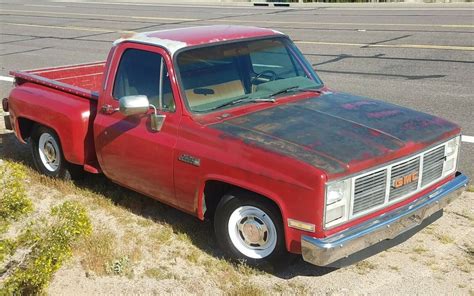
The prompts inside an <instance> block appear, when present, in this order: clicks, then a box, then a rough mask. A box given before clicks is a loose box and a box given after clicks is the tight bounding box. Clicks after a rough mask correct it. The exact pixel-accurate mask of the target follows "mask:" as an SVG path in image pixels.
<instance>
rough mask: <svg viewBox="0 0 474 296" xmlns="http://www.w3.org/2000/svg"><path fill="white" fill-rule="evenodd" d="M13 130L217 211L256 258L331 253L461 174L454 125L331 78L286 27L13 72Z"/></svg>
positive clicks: (356, 246)
mask: <svg viewBox="0 0 474 296" xmlns="http://www.w3.org/2000/svg"><path fill="white" fill-rule="evenodd" d="M11 75H13V76H14V77H15V81H14V86H15V87H14V88H13V89H12V91H11V93H10V95H9V97H8V98H7V99H4V100H3V108H4V109H5V111H9V116H8V117H6V118H5V120H6V123H7V125H6V126H10V127H11V128H12V129H13V130H14V132H15V134H16V137H17V138H18V139H19V140H20V141H21V142H23V143H26V142H28V143H30V144H31V148H32V150H31V151H32V153H33V159H34V162H35V165H36V167H37V169H38V170H39V171H40V172H42V173H44V174H46V175H48V176H51V177H58V178H76V177H80V176H81V174H82V173H83V172H84V171H87V172H89V173H94V174H97V173H103V174H105V175H106V176H107V177H108V178H110V179H111V180H112V181H113V182H115V183H117V184H120V185H122V186H124V187H128V188H131V189H133V190H136V191H138V192H140V193H142V194H145V195H147V196H150V197H152V198H155V199H158V200H160V201H162V202H164V203H167V204H170V205H172V206H174V207H176V208H179V209H180V210H182V211H185V212H187V213H190V214H192V215H195V216H197V217H198V218H199V219H205V218H206V217H208V218H211V219H213V220H214V227H215V234H216V238H217V241H218V243H219V245H220V246H221V247H222V248H223V250H225V251H226V252H227V253H228V254H229V255H230V256H231V257H234V258H238V259H245V260H247V261H248V262H249V263H251V264H258V263H259V262H261V261H263V260H265V261H267V260H268V261H271V260H277V259H278V258H280V257H281V256H284V255H285V254H286V252H287V251H289V252H291V253H296V254H302V256H303V258H304V260H306V261H308V262H311V263H313V264H316V265H320V266H326V265H331V264H335V263H336V261H339V260H342V259H343V258H345V257H348V256H350V255H353V254H355V253H358V252H359V251H362V250H367V248H370V247H371V246H373V245H374V244H376V243H378V242H380V241H383V240H387V239H394V238H397V237H398V236H399V235H400V234H402V233H405V232H407V231H408V230H410V229H412V228H413V227H414V226H417V225H420V224H421V223H422V222H423V221H425V222H426V221H428V220H427V219H428V218H429V217H433V215H434V214H440V211H442V209H443V208H444V207H445V206H446V205H447V204H448V203H449V202H451V201H452V200H453V199H454V198H456V197H457V196H458V195H459V194H460V193H461V192H462V190H463V188H464V187H465V186H466V184H467V182H468V178H467V177H466V176H465V175H463V174H461V173H459V172H457V171H456V168H457V163H458V155H459V146H460V133H461V131H460V128H459V127H458V126H457V125H455V124H453V123H451V122H448V121H446V120H444V119H441V118H438V117H434V116H431V115H428V114H425V113H421V112H417V111H414V110H410V109H407V108H404V107H399V106H396V105H392V104H389V103H385V102H382V101H377V100H372V99H368V98H363V97H358V96H354V95H350V94H346V93H339V92H336V91H333V90H330V89H329V88H328V87H326V86H325V85H324V84H323V82H322V81H321V79H320V78H319V77H318V76H317V75H316V73H315V72H314V70H313V68H312V67H311V65H310V64H309V63H308V62H307V61H306V59H305V58H304V57H303V55H302V54H301V52H300V51H299V50H298V48H296V46H295V45H294V44H293V43H292V41H291V40H290V39H289V37H288V36H286V35H284V34H282V33H280V32H277V31H274V30H269V29H262V28H254V27H244V26H204V27H194V28H183V29H173V30H165V31H157V32H149V33H137V34H132V35H129V36H126V37H123V38H121V39H119V40H117V41H116V42H115V43H114V44H113V47H112V49H111V51H110V54H109V56H108V58H107V61H105V62H98V63H91V64H83V65H75V66H64V67H56V68H49V69H41V70H31V71H17V72H11Z"/></svg>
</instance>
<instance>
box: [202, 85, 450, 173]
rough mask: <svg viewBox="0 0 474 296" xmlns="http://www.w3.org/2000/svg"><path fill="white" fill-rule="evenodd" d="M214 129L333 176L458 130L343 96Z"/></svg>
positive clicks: (411, 112)
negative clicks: (361, 162)
mask: <svg viewBox="0 0 474 296" xmlns="http://www.w3.org/2000/svg"><path fill="white" fill-rule="evenodd" d="M211 127H213V128H215V129H218V130H221V131H223V132H225V134H227V135H230V136H233V137H236V138H238V139H240V140H243V141H244V142H246V143H248V144H250V145H253V146H257V147H260V148H263V149H267V150H270V151H274V152H277V153H280V154H282V155H285V156H289V157H292V158H295V159H298V160H300V161H303V162H305V163H308V164H310V165H312V166H314V167H317V168H319V169H322V170H324V171H326V172H327V173H328V174H329V175H335V174H343V173H345V172H347V171H348V170H349V169H350V166H351V164H353V163H356V162H360V161H364V160H367V159H372V158H377V157H383V156H385V155H387V154H390V153H393V152H396V151H399V150H400V149H402V148H406V146H407V145H413V144H418V146H420V147H426V146H429V145H431V144H434V143H436V142H439V141H440V140H442V139H444V138H445V137H447V135H448V134H449V133H451V134H452V133H453V132H454V131H456V130H458V129H459V127H458V126H456V125H455V124H453V123H451V122H448V121H446V120H444V119H441V118H438V117H435V116H432V115H429V114H425V113H422V112H418V111H414V110H411V109H407V108H404V107H400V106H396V105H393V104H389V103H385V102H382V101H377V100H372V99H368V98H363V97H358V96H353V95H350V94H344V93H329V94H324V95H321V96H319V97H314V98H311V99H306V100H301V101H298V102H294V103H289V104H283V105H278V106H275V107H273V108H269V109H265V110H262V111H257V112H255V113H251V114H248V115H244V116H240V117H237V118H232V119H229V120H227V121H224V122H220V123H217V124H213V125H211Z"/></svg>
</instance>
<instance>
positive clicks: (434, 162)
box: [421, 146, 445, 186]
mask: <svg viewBox="0 0 474 296" xmlns="http://www.w3.org/2000/svg"><path fill="white" fill-rule="evenodd" d="M444 160H445V157H444V146H441V147H438V148H436V149H435V150H432V151H430V152H428V153H426V154H425V156H423V175H422V178H421V186H425V185H426V184H429V183H431V182H433V181H434V180H436V179H439V178H440V177H441V175H442V174H443V164H444Z"/></svg>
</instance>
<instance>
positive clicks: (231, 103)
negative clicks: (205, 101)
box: [206, 96, 275, 111]
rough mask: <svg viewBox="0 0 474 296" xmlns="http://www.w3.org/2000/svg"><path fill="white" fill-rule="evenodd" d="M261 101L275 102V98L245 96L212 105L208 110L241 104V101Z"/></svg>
mask: <svg viewBox="0 0 474 296" xmlns="http://www.w3.org/2000/svg"><path fill="white" fill-rule="evenodd" d="M260 102H271V103H275V99H272V98H249V97H248V96H245V97H243V98H238V99H235V100H232V101H229V102H227V103H224V104H221V105H218V106H215V107H212V108H211V109H207V110H206V111H212V110H217V109H220V108H223V107H227V106H232V105H236V104H239V103H260Z"/></svg>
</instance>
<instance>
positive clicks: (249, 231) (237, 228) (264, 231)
mask: <svg viewBox="0 0 474 296" xmlns="http://www.w3.org/2000/svg"><path fill="white" fill-rule="evenodd" d="M214 229H215V233H216V238H217V241H218V243H219V245H220V246H221V248H222V249H223V250H224V251H226V252H227V253H228V255H230V257H232V258H234V259H237V260H244V261H246V262H247V263H249V264H251V265H258V264H260V263H263V262H265V261H267V262H272V263H273V262H275V261H277V259H280V258H281V257H282V256H283V255H285V254H286V249H285V240H284V233H283V224H282V222H281V216H280V213H279V210H278V208H277V207H276V206H274V205H273V204H272V203H270V202H268V201H266V200H264V199H263V197H261V196H253V195H249V194H248V193H244V192H234V193H231V194H229V195H226V196H224V197H223V198H222V200H221V202H220V203H219V205H218V207H217V209H216V214H215V218H214Z"/></svg>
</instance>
